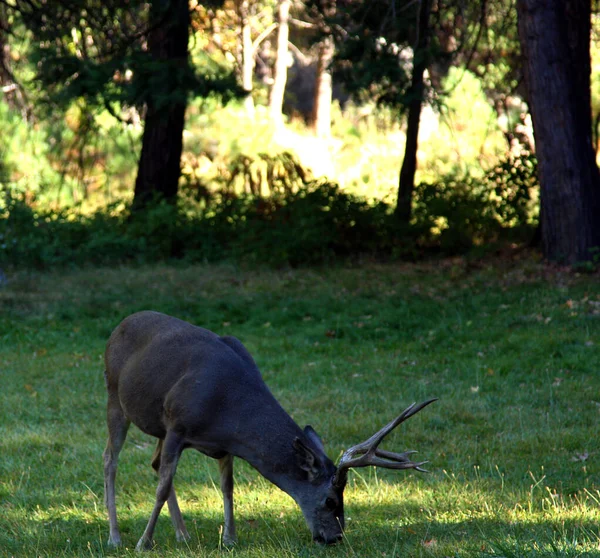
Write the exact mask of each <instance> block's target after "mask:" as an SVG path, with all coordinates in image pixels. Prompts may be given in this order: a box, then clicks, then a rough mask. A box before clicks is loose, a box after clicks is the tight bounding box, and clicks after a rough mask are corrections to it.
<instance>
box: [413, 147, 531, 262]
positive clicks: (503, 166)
mask: <svg viewBox="0 0 600 558" xmlns="http://www.w3.org/2000/svg"><path fill="white" fill-rule="evenodd" d="M536 172H537V162H536V159H535V157H534V156H533V155H531V154H523V155H521V156H519V157H509V158H507V159H506V160H505V161H503V162H501V163H499V164H498V165H497V166H496V167H494V168H493V169H491V170H490V171H489V172H488V173H487V174H486V175H485V176H484V177H483V179H474V178H472V177H470V176H465V177H462V178H457V177H452V176H450V177H447V178H445V179H444V180H441V181H439V182H436V183H431V184H430V183H424V182H422V183H420V184H418V185H417V186H416V189H415V200H414V220H415V222H416V226H417V227H418V228H419V229H420V230H426V231H427V236H428V237H429V239H430V240H431V241H433V242H434V243H439V245H440V247H441V248H442V250H443V251H445V252H455V251H456V252H462V251H464V250H466V249H469V248H470V247H471V246H473V245H474V244H479V245H481V244H483V243H486V242H490V241H492V240H496V239H497V238H498V236H499V235H501V233H502V232H503V231H507V230H510V229H512V230H513V231H514V232H519V231H521V232H523V231H525V232H526V231H528V230H529V229H530V228H531V226H532V225H533V224H535V222H536V220H537V214H536V206H535V203H534V202H535V201H537V194H538V189H539V186H538V182H537V175H536Z"/></svg>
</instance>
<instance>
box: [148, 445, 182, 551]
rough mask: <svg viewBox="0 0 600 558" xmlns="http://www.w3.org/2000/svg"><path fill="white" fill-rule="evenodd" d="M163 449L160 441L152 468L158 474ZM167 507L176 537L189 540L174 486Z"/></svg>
mask: <svg viewBox="0 0 600 558" xmlns="http://www.w3.org/2000/svg"><path fill="white" fill-rule="evenodd" d="M162 447H163V441H162V440H158V444H157V445H156V450H155V451H154V455H153V456H152V468H153V469H154V470H155V471H156V472H157V473H158V471H159V469H160V456H161V453H162ZM167 505H168V506H169V515H170V516H171V521H172V522H173V527H175V537H176V538H177V540H178V541H179V542H181V541H187V540H189V539H190V535H189V533H188V531H187V529H186V527H185V522H184V521H183V517H182V515H181V510H180V509H179V503H178V502H177V496H176V494H175V487H174V486H173V485H171V492H170V493H169V497H168V498H167Z"/></svg>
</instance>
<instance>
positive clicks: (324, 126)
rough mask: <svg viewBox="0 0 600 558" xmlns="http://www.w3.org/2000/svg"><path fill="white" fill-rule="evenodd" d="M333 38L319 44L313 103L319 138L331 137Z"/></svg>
mask: <svg viewBox="0 0 600 558" xmlns="http://www.w3.org/2000/svg"><path fill="white" fill-rule="evenodd" d="M333 54H334V45H333V38H332V37H326V38H324V39H323V40H322V41H321V42H320V43H319V60H318V62H317V76H316V80H315V96H314V103H313V118H312V120H313V130H314V132H315V135H316V136H317V137H318V138H328V137H330V136H331V99H332V95H333V94H332V86H331V72H330V71H329V65H330V64H331V61H332V60H333Z"/></svg>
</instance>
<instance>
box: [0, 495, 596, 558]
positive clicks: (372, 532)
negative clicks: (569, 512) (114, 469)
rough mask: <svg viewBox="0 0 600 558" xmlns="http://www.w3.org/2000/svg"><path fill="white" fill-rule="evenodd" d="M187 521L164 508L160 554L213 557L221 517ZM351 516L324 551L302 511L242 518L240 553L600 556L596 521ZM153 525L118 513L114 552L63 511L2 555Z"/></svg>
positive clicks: (69, 548) (373, 511)
mask: <svg viewBox="0 0 600 558" xmlns="http://www.w3.org/2000/svg"><path fill="white" fill-rule="evenodd" d="M184 516H185V521H186V524H187V527H188V530H189V532H190V534H191V540H190V541H189V542H188V543H177V542H176V541H175V535H174V530H173V528H172V525H171V522H170V519H169V516H168V513H166V510H165V511H164V512H163V514H162V515H161V517H160V519H159V522H158V524H157V528H156V532H155V542H156V550H157V551H158V552H160V553H161V554H167V555H169V554H170V553H173V554H176V555H177V556H181V555H186V554H187V552H188V551H189V553H190V555H194V554H197V553H198V552H200V551H202V552H206V553H211V554H212V552H214V551H217V550H218V549H219V548H220V530H221V525H222V521H223V517H222V515H221V514H220V513H218V514H217V513H214V512H211V513H207V512H203V510H202V509H199V508H198V509H194V510H193V511H188V512H187V513H184ZM346 516H347V518H348V521H347V532H346V538H345V541H344V543H342V544H340V545H337V546H335V547H330V548H327V549H326V550H325V549H324V548H323V547H319V546H318V545H316V544H314V543H313V542H312V541H311V537H310V533H309V531H308V528H307V527H306V525H305V523H304V520H303V519H302V516H301V513H300V511H299V510H294V511H293V512H291V513H287V514H283V513H282V514H281V515H277V514H276V513H273V512H272V511H271V512H268V513H267V514H265V516H257V515H248V514H246V513H237V514H236V523H237V528H238V544H237V545H236V547H235V548H236V552H237V553H240V554H242V555H244V554H245V553H246V554H251V555H253V556H255V555H261V556H322V555H324V554H323V553H324V552H325V551H326V552H327V555H328V556H375V555H377V556H419V555H424V556H503V557H507V558H508V557H521V556H522V557H538V556H600V525H599V524H598V522H597V521H596V520H594V519H586V518H581V517H578V518H564V517H563V518H557V519H556V520H549V519H532V520H529V521H527V520H526V521H520V522H512V521H507V520H506V519H504V518H494V517H493V516H492V517H473V518H466V519H460V520H457V521H446V520H438V519H436V518H435V510H428V511H425V510H424V509H423V508H421V507H420V506H419V505H418V504H413V503H409V504H398V505H378V504H374V505H373V506H368V505H352V504H350V505H349V506H347V510H346ZM424 516H427V517H424ZM147 520H148V515H147V514H146V513H142V512H137V511H132V510H128V511H125V510H120V519H119V527H120V530H121V536H122V539H123V547H121V548H119V549H109V548H108V547H107V545H106V541H107V538H108V520H107V519H105V518H104V517H101V516H100V514H95V515H94V516H91V517H90V516H88V517H85V518H83V517H82V518H79V517H63V516H62V515H61V513H60V510H57V511H56V514H50V516H46V518H45V519H44V520H37V519H36V518H35V517H31V518H29V519H28V520H27V521H26V522H24V524H22V525H19V526H18V528H13V529H11V530H9V531H4V533H0V550H1V552H0V555H6V556H11V555H14V556H29V555H32V556H33V555H35V556H57V555H60V556H77V555H82V554H84V553H85V554H90V553H91V554H92V555H104V554H108V555H128V554H129V553H130V552H132V551H133V549H134V548H135V544H136V543H137V540H138V539H139V537H140V536H141V534H142V532H143V530H144V527H145V525H146V522H147ZM0 524H1V522H0ZM13 527H14V526H13ZM3 553H7V554H3Z"/></svg>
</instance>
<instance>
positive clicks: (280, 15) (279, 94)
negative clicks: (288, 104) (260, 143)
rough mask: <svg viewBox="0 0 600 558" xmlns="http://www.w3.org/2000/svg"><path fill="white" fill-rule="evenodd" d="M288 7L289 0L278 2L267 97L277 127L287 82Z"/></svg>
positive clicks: (280, 118)
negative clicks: (271, 72)
mask: <svg viewBox="0 0 600 558" xmlns="http://www.w3.org/2000/svg"><path fill="white" fill-rule="evenodd" d="M290 5H291V1H290V0H279V10H278V12H277V23H278V26H277V52H276V54H275V66H274V71H273V85H272V86H271V91H270V95H269V112H270V113H271V119H272V120H273V122H274V123H275V124H276V125H278V126H279V125H281V123H282V120H283V119H282V115H283V96H284V94H285V84H286V82H287V62H288V56H287V55H288V38H289V34H290V29H289V23H288V20H289V15H290Z"/></svg>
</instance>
